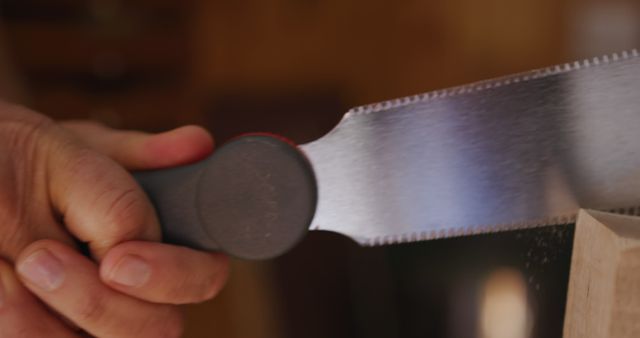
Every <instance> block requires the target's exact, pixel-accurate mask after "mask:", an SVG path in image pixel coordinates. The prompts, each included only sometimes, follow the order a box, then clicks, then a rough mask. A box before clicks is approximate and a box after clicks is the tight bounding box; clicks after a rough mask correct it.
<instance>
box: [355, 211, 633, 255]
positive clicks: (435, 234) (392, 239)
mask: <svg viewBox="0 0 640 338" xmlns="http://www.w3.org/2000/svg"><path fill="white" fill-rule="evenodd" d="M605 211H607V212H611V213H616V214H622V215H630V216H640V206H636V207H629V208H617V209H610V210H605ZM576 218H577V214H572V215H563V216H556V217H552V218H549V219H542V220H529V221H522V222H514V223H510V224H495V225H476V226H467V227H457V228H449V229H437V230H430V231H425V232H410V233H403V234H398V235H386V236H379V237H374V238H361V239H359V240H358V243H359V244H360V245H362V246H381V245H390V244H401V243H411V242H421V241H427V240H433V239H441V238H454V237H462V236H469V235H478V234H489V233H497V232H504V231H512V230H520V229H532V228H539V227H544V226H552V225H563V224H572V223H575V222H576Z"/></svg>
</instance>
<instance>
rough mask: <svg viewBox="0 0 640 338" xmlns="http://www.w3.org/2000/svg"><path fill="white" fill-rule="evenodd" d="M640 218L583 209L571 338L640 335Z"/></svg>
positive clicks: (568, 327) (570, 304)
mask: <svg viewBox="0 0 640 338" xmlns="http://www.w3.org/2000/svg"><path fill="white" fill-rule="evenodd" d="M638 319H640V217H635V216H625V215H617V214H610V213H604V212H599V211H593V210H581V211H580V213H579V215H578V220H577V222H576V232H575V237H574V248H573V256H572V260H571V276H570V280H569V292H568V297H567V309H566V314H565V324H564V337H565V338H573V337H576V338H577V337H580V338H591V337H593V338H596V337H597V338H614V337H615V338H623V337H624V338H626V337H629V338H631V337H640V320H638Z"/></svg>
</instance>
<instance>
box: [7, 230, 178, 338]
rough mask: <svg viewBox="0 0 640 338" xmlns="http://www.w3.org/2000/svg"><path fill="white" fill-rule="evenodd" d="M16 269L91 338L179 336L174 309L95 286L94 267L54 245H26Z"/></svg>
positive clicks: (46, 242) (98, 283)
mask: <svg viewBox="0 0 640 338" xmlns="http://www.w3.org/2000/svg"><path fill="white" fill-rule="evenodd" d="M16 266H17V271H18V273H19V275H20V278H21V280H22V281H23V283H24V284H25V285H26V286H27V288H28V289H29V290H31V292H33V293H34V294H35V295H36V296H38V298H40V299H41V300H42V301H43V302H45V303H46V304H47V305H49V306H50V307H51V308H53V309H55V310H56V311H58V312H59V313H60V314H62V315H64V316H65V317H67V318H68V319H69V320H71V321H72V322H73V323H75V324H76V325H78V327H80V328H82V329H83V330H85V331H87V332H89V333H91V334H92V335H94V336H98V337H137V338H146V337H179V336H180V334H181V332H182V318H181V316H180V313H179V312H178V311H177V309H176V308H175V307H173V306H169V305H159V304H151V303H148V302H144V301H142V300H138V299H135V298H133V297H129V296H127V295H124V294H122V293H120V292H118V291H116V290H113V289H111V288H110V287H108V286H107V285H105V284H103V283H102V282H101V281H100V278H99V275H98V268H97V267H96V266H95V265H94V263H93V262H91V261H90V260H89V259H88V258H86V257H84V256H82V255H80V254H79V253H77V252H76V251H74V250H73V249H71V248H69V247H67V246H65V245H63V244H61V243H59V242H55V241H52V240H42V241H38V242H36V243H34V244H32V245H30V246H29V247H27V248H26V249H25V251H24V252H23V253H22V254H21V255H20V257H19V258H18V261H17V264H16Z"/></svg>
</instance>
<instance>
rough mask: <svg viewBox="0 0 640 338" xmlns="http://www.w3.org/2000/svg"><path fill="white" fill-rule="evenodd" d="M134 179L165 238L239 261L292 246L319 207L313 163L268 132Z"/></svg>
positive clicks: (277, 252)
mask: <svg viewBox="0 0 640 338" xmlns="http://www.w3.org/2000/svg"><path fill="white" fill-rule="evenodd" d="M134 176H135V178H136V179H137V181H138V182H139V183H140V185H142V187H143V189H144V190H145V191H146V192H147V194H148V195H149V198H150V199H151V201H152V202H153V204H154V206H155V207H156V210H157V213H158V216H159V218H160V223H161V225H162V230H163V234H164V240H165V241H167V242H169V243H174V244H180V245H186V246H189V247H192V248H196V249H202V250H208V251H213V250H215V251H223V252H225V253H228V254H230V255H232V256H236V257H240V258H246V259H267V258H272V257H275V256H278V255H280V254H282V253H284V252H285V251H287V250H289V249H290V248H292V247H293V246H294V245H295V244H296V243H297V242H298V241H299V240H300V239H301V238H302V237H303V236H304V234H305V233H306V232H307V230H308V228H309V225H310V223H311V220H312V218H313V215H314V213H315V209H316V202H317V186H316V180H315V176H314V174H313V169H312V167H311V164H310V163H309V161H308V160H307V158H306V157H305V156H304V154H303V153H302V152H301V151H300V150H299V149H298V148H297V147H295V146H294V145H292V144H291V143H290V142H288V141H286V140H284V139H281V138H279V137H275V136H270V135H261V134H260V135H247V136H242V137H238V138H236V139H233V140H231V141H230V142H228V143H226V144H225V145H223V146H222V147H220V148H219V149H217V150H216V151H215V152H214V153H213V154H212V155H211V156H209V157H208V158H206V159H205V160H203V161H200V162H198V163H195V164H192V165H187V166H183V167H177V168H172V169H166V170H158V171H148V172H140V173H136V174H135V175H134Z"/></svg>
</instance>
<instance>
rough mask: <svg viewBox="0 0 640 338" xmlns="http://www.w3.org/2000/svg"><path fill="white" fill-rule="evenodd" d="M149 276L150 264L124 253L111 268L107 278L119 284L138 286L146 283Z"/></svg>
mask: <svg viewBox="0 0 640 338" xmlns="http://www.w3.org/2000/svg"><path fill="white" fill-rule="evenodd" d="M149 277H151V266H149V264H147V262H145V261H144V260H142V258H140V257H138V256H133V255H126V256H124V257H122V258H120V261H119V262H118V263H117V264H116V266H115V267H114V268H113V269H112V270H111V273H110V274H109V279H110V280H111V281H113V282H116V283H118V284H120V285H124V286H129V287H139V286H142V285H144V284H146V283H147V281H148V280H149Z"/></svg>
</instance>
